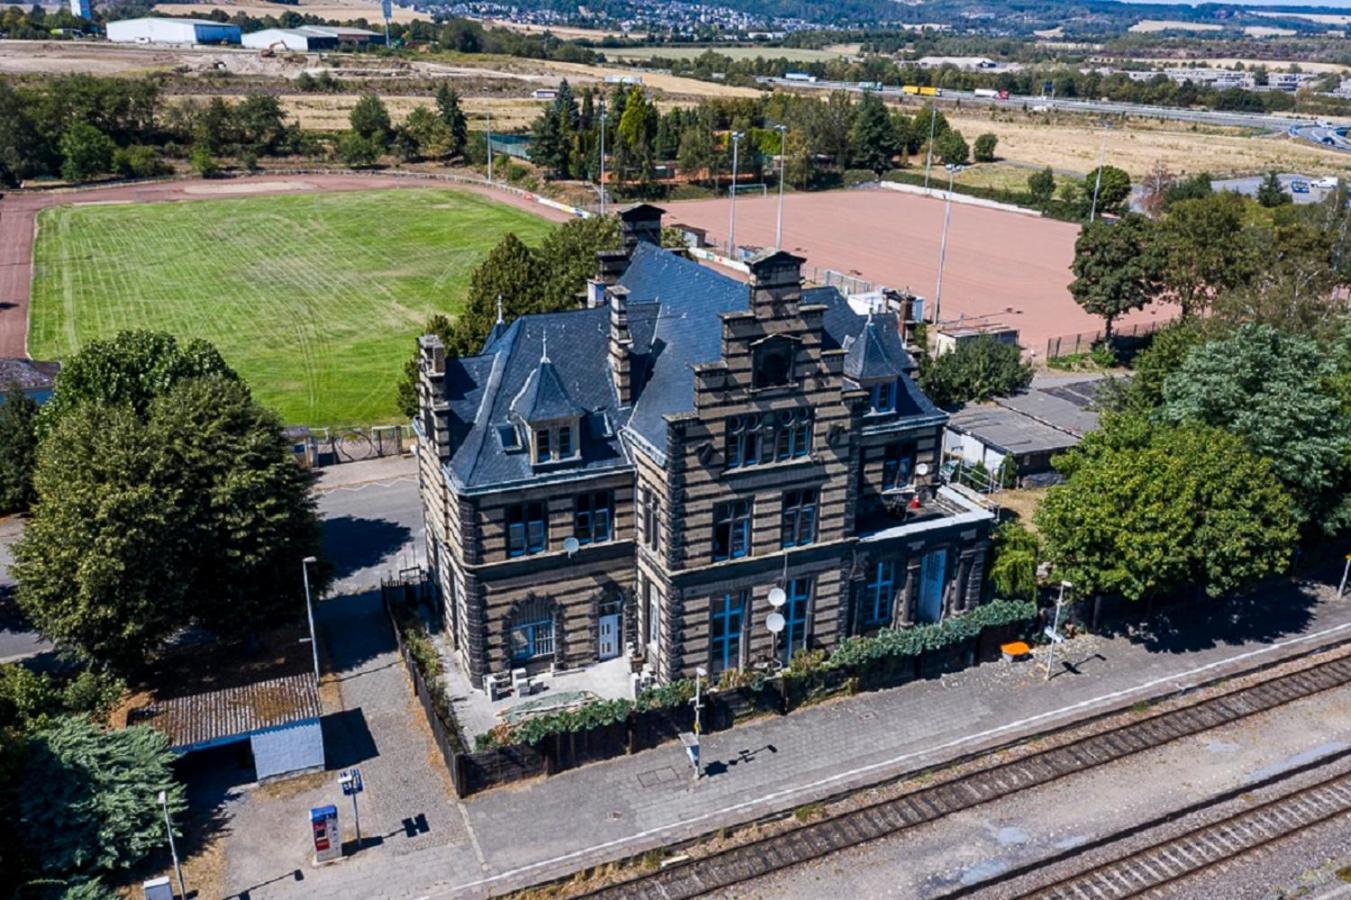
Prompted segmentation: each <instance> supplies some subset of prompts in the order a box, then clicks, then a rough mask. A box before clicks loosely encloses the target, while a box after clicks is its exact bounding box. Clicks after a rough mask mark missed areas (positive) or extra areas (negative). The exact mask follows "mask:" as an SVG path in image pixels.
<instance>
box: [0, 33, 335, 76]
mask: <svg viewBox="0 0 1351 900" xmlns="http://www.w3.org/2000/svg"><path fill="white" fill-rule="evenodd" d="M317 59H318V57H317V56H315V55H307V54H303V53H293V54H286V55H285V56H284V57H283V56H276V57H272V58H266V57H262V56H260V55H259V54H258V52H257V51H255V50H231V49H225V48H221V47H133V46H127V45H125V44H102V43H95V42H89V43H82V42H77V41H51V42H47V43H39V42H37V41H0V74H15V75H19V74H44V73H46V74H68V73H75V72H82V73H89V74H94V75H144V74H148V73H151V72H170V71H175V70H186V71H190V72H221V71H224V72H230V73H231V74H235V75H263V76H275V77H283V78H292V77H295V76H296V75H298V74H300V71H301V70H302V69H304V68H305V67H306V66H310V65H313V64H314V62H315V61H316V60H317Z"/></svg>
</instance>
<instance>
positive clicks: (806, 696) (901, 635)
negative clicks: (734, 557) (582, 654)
mask: <svg viewBox="0 0 1351 900" xmlns="http://www.w3.org/2000/svg"><path fill="white" fill-rule="evenodd" d="M1036 614H1037V605H1036V603H1034V602H1033V601H1031V600H995V601H993V602H992V603H987V604H985V605H984V606H978V607H976V608H975V609H973V610H971V611H970V612H968V613H964V614H963V615H960V616H953V617H952V618H949V619H944V620H943V621H941V622H937V623H935V624H932V625H916V626H914V627H912V628H906V629H899V628H885V629H883V630H882V631H880V632H878V633H877V634H875V635H871V636H869V637H854V638H847V639H846V640H845V641H844V642H843V643H841V644H840V646H839V647H838V648H837V649H836V650H835V652H834V653H832V654H831V655H830V656H829V657H826V658H825V659H821V658H820V657H819V655H818V654H816V653H814V654H800V655H799V657H800V658H795V659H794V660H793V663H792V665H791V666H790V667H789V669H788V671H786V672H785V673H784V674H783V676H782V677H784V678H786V679H788V680H789V681H790V682H793V685H792V686H793V687H794V691H793V693H794V696H799V697H801V698H802V701H803V702H806V701H809V700H818V699H821V698H822V697H824V696H826V693H829V692H835V693H838V692H839V691H841V690H845V691H852V690H853V688H854V686H855V685H853V684H852V683H851V682H852V681H853V679H846V678H839V679H834V678H828V679H823V677H822V676H825V674H826V673H829V672H838V673H839V674H840V675H844V674H846V672H841V671H840V670H846V671H847V673H849V674H852V675H855V676H858V675H863V674H865V673H866V672H867V671H868V670H870V669H884V668H888V667H890V666H892V665H894V664H895V663H896V662H897V661H899V660H902V659H906V658H914V657H916V656H919V655H920V654H923V653H932V652H934V651H936V650H943V649H945V648H947V647H951V646H954V645H956V644H960V643H962V642H963V641H968V640H971V639H973V638H976V637H978V636H979V635H980V633H981V631H983V630H984V629H986V628H992V627H998V626H1002V625H1009V624H1012V623H1014V622H1024V621H1027V620H1029V619H1031V618H1032V617H1033V616H1035V615H1036ZM818 653H819V651H818ZM752 680H753V681H754V682H756V683H754V684H753V685H752V686H753V687H754V688H755V689H756V690H760V689H762V688H763V687H764V683H765V681H766V680H767V678H766V676H765V675H764V673H761V672H756V673H754V678H753V679H752ZM818 682H819V683H818ZM705 689H706V690H709V688H708V687H707V686H706V687H705ZM823 692H824V693H823ZM693 697H694V682H693V681H692V680H690V679H681V680H679V681H673V682H671V683H670V684H664V685H662V686H660V687H655V688H650V689H648V690H646V691H644V692H643V693H642V694H640V695H639V697H638V699H637V701H633V700H595V701H592V702H590V703H587V704H585V705H583V706H579V707H577V708H576V709H571V710H565V711H563V712H556V713H549V714H547V715H542V716H536V717H534V718H531V719H527V720H525V721H524V722H522V723H520V724H519V725H516V726H515V727H513V728H510V729H494V730H493V731H491V732H488V733H486V734H481V735H479V736H478V737H477V738H475V740H474V746H475V749H478V750H487V749H491V748H493V747H499V746H505V745H507V744H513V743H525V744H530V745H532V746H534V745H537V744H539V742H540V741H542V740H544V739H545V738H547V737H549V736H550V735H553V734H566V733H568V732H582V731H588V730H590V729H592V728H602V727H605V726H607V725H616V724H618V723H620V722H623V721H625V720H626V719H627V718H628V716H629V714H630V713H633V712H648V711H651V710H661V709H673V708H676V707H678V706H681V705H683V704H686V703H689V702H690V700H691V699H692V698H693Z"/></svg>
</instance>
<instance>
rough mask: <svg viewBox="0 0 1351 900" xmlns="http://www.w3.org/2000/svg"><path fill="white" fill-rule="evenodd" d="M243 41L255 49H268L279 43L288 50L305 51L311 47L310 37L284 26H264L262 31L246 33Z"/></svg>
mask: <svg viewBox="0 0 1351 900" xmlns="http://www.w3.org/2000/svg"><path fill="white" fill-rule="evenodd" d="M243 41H244V46H245V47H249V48H252V49H254V50H266V49H267V48H268V47H274V46H276V45H278V44H280V45H281V46H283V47H285V48H286V49H287V50H301V51H304V50H308V49H310V39H309V38H307V37H305V35H303V34H296V33H295V32H294V31H287V30H285V29H283V28H264V29H263V30H262V31H255V32H252V33H251V34H246V35H244V38H243Z"/></svg>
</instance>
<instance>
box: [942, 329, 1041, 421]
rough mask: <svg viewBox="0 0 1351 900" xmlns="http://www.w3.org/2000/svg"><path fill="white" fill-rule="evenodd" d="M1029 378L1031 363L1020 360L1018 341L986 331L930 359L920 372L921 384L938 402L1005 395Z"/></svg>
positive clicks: (1030, 379)
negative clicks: (994, 335) (997, 337)
mask: <svg viewBox="0 0 1351 900" xmlns="http://www.w3.org/2000/svg"><path fill="white" fill-rule="evenodd" d="M1031 381H1032V367H1031V366H1030V365H1028V364H1027V363H1025V362H1023V360H1022V351H1021V350H1019V349H1018V345H1016V344H1006V343H1004V342H1003V341H998V340H996V339H995V338H993V337H991V336H989V335H981V336H980V337H977V338H973V339H971V340H967V341H962V342H960V343H958V344H957V346H956V348H955V349H953V350H950V351H949V352H947V353H944V354H942V355H941V356H937V357H934V358H933V359H931V360H929V361H928V362H927V363H926V364H925V366H924V368H923V370H922V371H921V373H920V386H921V387H922V388H924V392H925V393H926V394H928V395H929V397H930V398H931V399H932V400H933V401H934V402H935V403H937V404H938V405H939V406H957V405H959V404H962V403H971V402H973V401H979V400H989V399H990V398H992V397H1004V396H1008V395H1009V394H1013V393H1016V392H1017V391H1019V390H1022V389H1023V388H1025V387H1027V385H1028V384H1029V383H1030V382H1031Z"/></svg>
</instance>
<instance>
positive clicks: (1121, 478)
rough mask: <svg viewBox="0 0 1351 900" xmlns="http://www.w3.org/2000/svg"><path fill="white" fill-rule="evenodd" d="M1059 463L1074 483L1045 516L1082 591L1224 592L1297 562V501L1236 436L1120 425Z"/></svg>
mask: <svg viewBox="0 0 1351 900" xmlns="http://www.w3.org/2000/svg"><path fill="white" fill-rule="evenodd" d="M1058 465H1060V466H1061V467H1062V469H1064V470H1065V471H1067V472H1068V473H1069V478H1068V480H1067V481H1066V482H1065V483H1064V484H1062V485H1058V486H1056V487H1053V488H1051V490H1050V491H1049V492H1048V493H1047V495H1046V497H1045V499H1044V500H1043V501H1042V503H1041V505H1040V506H1039V507H1038V508H1037V512H1036V514H1035V521H1036V523H1037V530H1038V533H1039V534H1040V535H1041V538H1042V541H1043V542H1044V544H1045V547H1046V553H1047V556H1048V558H1049V559H1050V560H1051V562H1052V563H1053V565H1054V566H1055V568H1056V572H1057V574H1058V576H1059V577H1063V578H1066V579H1068V580H1070V581H1072V582H1073V583H1074V585H1075V589H1076V590H1078V591H1080V592H1081V593H1084V594H1120V595H1121V596H1123V597H1125V598H1126V599H1128V600H1147V599H1153V598H1157V597H1165V596H1168V595H1170V594H1178V593H1181V592H1184V591H1190V590H1193V589H1195V588H1203V589H1204V591H1205V593H1206V594H1207V595H1209V596H1211V597H1216V596H1219V595H1221V594H1224V593H1226V592H1229V591H1233V590H1236V589H1238V588H1241V587H1243V586H1245V585H1247V584H1250V583H1252V582H1254V581H1256V580H1258V579H1260V578H1263V577H1266V576H1268V575H1272V574H1275V573H1278V572H1280V571H1283V570H1284V568H1285V566H1286V565H1287V564H1288V563H1289V560H1290V555H1291V552H1292V550H1293V548H1294V544H1295V539H1296V536H1297V533H1298V529H1297V526H1296V524H1295V520H1294V513H1293V510H1292V508H1291V502H1290V498H1289V496H1288V495H1287V494H1286V493H1285V490H1284V489H1283V488H1282V487H1281V485H1280V483H1279V482H1278V481H1277V480H1276V479H1275V478H1274V477H1273V475H1272V472H1271V466H1270V464H1269V463H1268V462H1267V461H1266V460H1264V459H1261V458H1259V457H1257V456H1256V455H1254V454H1253V453H1252V452H1251V451H1250V450H1249V449H1248V448H1247V447H1245V446H1244V444H1243V442H1242V440H1240V439H1239V438H1237V437H1235V436H1233V435H1231V434H1229V433H1227V432H1224V431H1220V430H1218V429H1214V428H1207V427H1203V426H1202V427H1197V426H1187V427H1183V428H1170V427H1150V426H1148V425H1147V424H1145V423H1143V422H1140V421H1138V420H1127V421H1124V422H1121V423H1116V424H1112V423H1111V422H1110V420H1109V423H1108V426H1107V427H1106V428H1105V429H1103V430H1101V431H1098V432H1095V433H1093V434H1090V435H1088V437H1086V438H1085V439H1084V442H1083V443H1082V444H1081V445H1080V446H1079V447H1078V448H1076V449H1075V450H1073V451H1071V452H1070V453H1069V454H1067V458H1066V459H1065V460H1063V461H1061V462H1059V463H1058Z"/></svg>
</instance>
